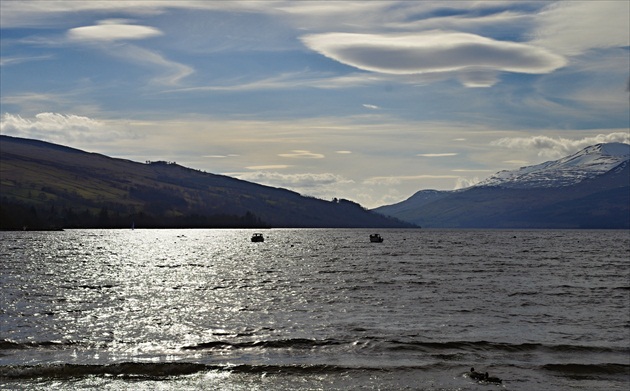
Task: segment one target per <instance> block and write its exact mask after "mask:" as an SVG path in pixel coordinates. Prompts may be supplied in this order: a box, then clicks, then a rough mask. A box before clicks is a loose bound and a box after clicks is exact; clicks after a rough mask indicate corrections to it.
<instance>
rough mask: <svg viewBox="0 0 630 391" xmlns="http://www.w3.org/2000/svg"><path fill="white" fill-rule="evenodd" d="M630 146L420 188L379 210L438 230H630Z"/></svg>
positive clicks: (591, 149)
mask: <svg viewBox="0 0 630 391" xmlns="http://www.w3.org/2000/svg"><path fill="white" fill-rule="evenodd" d="M628 151H630V145H628V144H621V143H611V144H597V145H593V146H589V147H587V148H584V149H583V150H581V151H579V152H577V153H575V154H572V155H569V156H567V157H565V158H561V159H558V160H555V161H549V162H545V163H542V164H538V165H534V166H528V167H521V168H520V169H518V170H512V171H500V172H499V173H497V174H495V175H493V176H491V177H490V178H488V179H487V180H485V181H482V182H480V183H478V184H476V185H474V186H471V187H468V188H465V189H459V190H453V191H437V190H420V191H418V192H416V193H415V194H414V195H412V196H411V197H409V198H408V199H407V200H404V201H402V202H399V203H397V204H393V205H385V206H381V207H378V208H375V209H373V210H374V211H376V212H378V213H383V214H385V215H388V216H392V217H397V218H399V219H403V220H405V221H408V222H413V223H414V224H418V225H421V226H423V227H427V228H430V227H435V228H615V229H617V228H624V229H627V228H630V170H629V166H630V164H629V159H630V153H629V152H628Z"/></svg>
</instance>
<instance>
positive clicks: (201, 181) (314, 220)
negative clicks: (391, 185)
mask: <svg viewBox="0 0 630 391" xmlns="http://www.w3.org/2000/svg"><path fill="white" fill-rule="evenodd" d="M0 194H1V205H0V207H1V208H0V228H3V229H17V228H22V227H25V226H26V227H29V228H33V229H34V228H52V227H129V226H131V224H135V226H136V227H139V228H140V227H366V228H372V227H374V228H376V227H409V226H412V225H411V224H409V223H403V222H401V221H398V220H395V219H393V218H389V217H385V216H382V215H380V214H377V213H373V212H370V211H367V210H365V209H364V208H363V207H361V206H360V205H358V204H356V203H354V202H351V201H347V200H340V201H335V202H331V201H324V200H320V199H315V198H310V197H304V196H301V195H300V194H298V193H295V192H292V191H289V190H286V189H280V188H274V187H269V186H263V185H259V184H255V183H251V182H246V181H242V180H238V179H235V178H231V177H228V176H222V175H215V174H209V173H205V172H201V171H198V170H193V169H190V168H186V167H182V166H180V165H177V164H175V163H172V162H163V161H158V162H146V163H139V162H133V161H129V160H123V159H115V158H111V157H108V156H104V155H100V154H95V153H88V152H84V151H81V150H78V149H73V148H69V147H65V146H60V145H56V144H51V143H47V142H43V141H38V140H31V139H21V138H15V137H8V136H0Z"/></svg>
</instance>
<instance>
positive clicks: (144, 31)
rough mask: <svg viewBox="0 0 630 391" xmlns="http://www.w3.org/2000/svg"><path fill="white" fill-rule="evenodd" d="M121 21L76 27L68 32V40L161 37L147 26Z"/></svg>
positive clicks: (156, 30) (108, 40)
mask: <svg viewBox="0 0 630 391" xmlns="http://www.w3.org/2000/svg"><path fill="white" fill-rule="evenodd" d="M124 22H125V21H123V20H117V19H116V20H113V19H110V20H103V21H101V22H99V24H98V25H95V26H84V27H76V28H73V29H70V30H69V31H68V38H69V39H71V40H75V41H106V42H114V41H122V40H134V39H146V38H151V37H156V36H160V35H162V32H161V31H160V30H158V29H156V28H153V27H149V26H140V25H133V24H126V23H124Z"/></svg>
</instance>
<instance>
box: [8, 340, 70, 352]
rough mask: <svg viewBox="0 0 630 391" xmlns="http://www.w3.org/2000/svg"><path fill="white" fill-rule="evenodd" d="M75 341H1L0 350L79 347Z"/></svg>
mask: <svg viewBox="0 0 630 391" xmlns="http://www.w3.org/2000/svg"><path fill="white" fill-rule="evenodd" d="M78 344H79V343H78V342H75V341H29V342H15V341H11V340H6V339H1V340H0V350H23V349H34V348H53V349H63V348H65V347H68V346H74V345H78Z"/></svg>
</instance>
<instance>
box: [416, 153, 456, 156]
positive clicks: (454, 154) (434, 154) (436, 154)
mask: <svg viewBox="0 0 630 391" xmlns="http://www.w3.org/2000/svg"><path fill="white" fill-rule="evenodd" d="M457 155H458V153H454V152H447V153H419V154H418V155H416V156H422V157H448V156H457Z"/></svg>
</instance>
